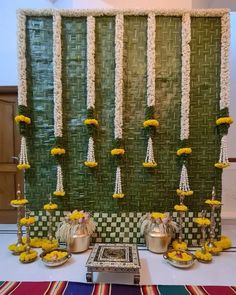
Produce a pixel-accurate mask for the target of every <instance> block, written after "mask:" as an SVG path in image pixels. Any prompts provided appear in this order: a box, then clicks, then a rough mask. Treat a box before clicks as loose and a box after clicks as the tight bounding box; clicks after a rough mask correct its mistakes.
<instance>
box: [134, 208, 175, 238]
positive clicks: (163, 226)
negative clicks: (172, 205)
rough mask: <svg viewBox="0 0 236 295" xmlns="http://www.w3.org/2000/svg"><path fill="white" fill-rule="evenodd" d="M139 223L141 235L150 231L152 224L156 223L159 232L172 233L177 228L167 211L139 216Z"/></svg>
mask: <svg viewBox="0 0 236 295" xmlns="http://www.w3.org/2000/svg"><path fill="white" fill-rule="evenodd" d="M139 224H140V232H141V235H144V234H145V233H148V232H150V231H151V229H152V227H153V226H154V225H158V227H159V230H160V232H161V233H165V234H170V235H172V234H173V233H174V232H175V231H176V230H177V225H176V223H175V222H174V221H173V220H172V218H171V217H170V214H169V213H167V212H166V213H160V212H152V213H147V214H145V215H143V216H142V217H141V218H140V220H139Z"/></svg>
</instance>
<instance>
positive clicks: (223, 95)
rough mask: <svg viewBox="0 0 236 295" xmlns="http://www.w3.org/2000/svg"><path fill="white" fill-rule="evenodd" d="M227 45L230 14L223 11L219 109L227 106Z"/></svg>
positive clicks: (228, 88)
mask: <svg viewBox="0 0 236 295" xmlns="http://www.w3.org/2000/svg"><path fill="white" fill-rule="evenodd" d="M229 46H230V16H229V13H225V14H224V15H223V16H222V17H221V69H220V109H221V110H222V109H224V108H226V107H227V108H228V107H229V96H230V95H229V92H230V87H229V82H230V81H229V80H230V76H229V75H230V74H229Z"/></svg>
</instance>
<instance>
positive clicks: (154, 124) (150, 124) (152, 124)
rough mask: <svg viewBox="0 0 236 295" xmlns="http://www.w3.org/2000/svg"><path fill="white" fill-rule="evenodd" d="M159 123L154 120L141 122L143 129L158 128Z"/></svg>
mask: <svg viewBox="0 0 236 295" xmlns="http://www.w3.org/2000/svg"><path fill="white" fill-rule="evenodd" d="M158 126H159V122H158V121H157V120H155V119H150V120H146V121H144V122H143V127H145V128H146V127H158Z"/></svg>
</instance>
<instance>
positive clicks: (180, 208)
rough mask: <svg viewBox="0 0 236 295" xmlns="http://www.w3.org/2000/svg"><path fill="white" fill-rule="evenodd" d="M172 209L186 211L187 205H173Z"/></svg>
mask: <svg viewBox="0 0 236 295" xmlns="http://www.w3.org/2000/svg"><path fill="white" fill-rule="evenodd" d="M174 209H175V211H179V212H185V211H188V207H187V206H185V205H175V207H174Z"/></svg>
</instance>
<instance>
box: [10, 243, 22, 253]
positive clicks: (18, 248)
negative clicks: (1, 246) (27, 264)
mask: <svg viewBox="0 0 236 295" xmlns="http://www.w3.org/2000/svg"><path fill="white" fill-rule="evenodd" d="M25 248H26V245H21V244H20V245H18V246H17V245H16V244H11V245H9V246H8V250H10V251H12V252H24V251H25Z"/></svg>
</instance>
